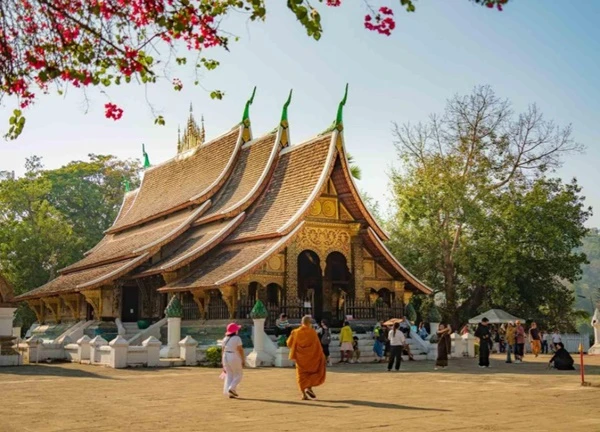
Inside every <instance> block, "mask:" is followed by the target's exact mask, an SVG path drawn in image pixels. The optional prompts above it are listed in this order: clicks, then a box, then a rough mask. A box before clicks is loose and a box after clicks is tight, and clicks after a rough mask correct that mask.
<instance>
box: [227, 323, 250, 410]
mask: <svg viewBox="0 0 600 432" xmlns="http://www.w3.org/2000/svg"><path fill="white" fill-rule="evenodd" d="M240 328H241V326H240V325H238V324H236V323H231V324H229V325H228V326H227V330H226V331H225V339H223V343H222V345H221V347H222V351H223V359H222V361H223V372H224V373H225V376H224V379H225V382H224V384H223V393H224V394H225V396H229V398H230V399H236V398H238V397H239V395H238V393H237V387H238V385H239V384H240V382H241V381H242V375H243V369H244V357H245V356H244V348H243V346H242V339H241V338H240V337H239V336H238V335H237V334H238V331H240Z"/></svg>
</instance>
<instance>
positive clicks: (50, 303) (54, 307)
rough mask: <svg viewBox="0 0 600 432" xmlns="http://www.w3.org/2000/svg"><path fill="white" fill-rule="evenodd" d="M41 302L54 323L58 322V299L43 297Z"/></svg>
mask: <svg viewBox="0 0 600 432" xmlns="http://www.w3.org/2000/svg"><path fill="white" fill-rule="evenodd" d="M42 301H43V302H44V304H45V305H46V307H47V308H48V309H50V312H51V313H52V315H53V316H54V321H55V322H56V323H59V322H60V299H59V298H58V297H43V298H42Z"/></svg>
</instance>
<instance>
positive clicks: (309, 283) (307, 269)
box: [298, 250, 327, 320]
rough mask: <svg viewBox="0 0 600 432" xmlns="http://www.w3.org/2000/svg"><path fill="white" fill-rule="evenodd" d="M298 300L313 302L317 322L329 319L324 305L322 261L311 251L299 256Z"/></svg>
mask: <svg viewBox="0 0 600 432" xmlns="http://www.w3.org/2000/svg"><path fill="white" fill-rule="evenodd" d="M298 298H299V299H300V300H301V301H308V302H311V307H312V315H313V318H315V319H316V320H320V319H323V318H327V317H326V316H324V315H326V313H327V311H326V310H324V304H323V275H322V273H321V260H320V259H319V256H318V255H317V254H316V253H315V252H313V251H311V250H305V251H302V252H301V253H300V255H298Z"/></svg>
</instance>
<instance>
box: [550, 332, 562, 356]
mask: <svg viewBox="0 0 600 432" xmlns="http://www.w3.org/2000/svg"><path fill="white" fill-rule="evenodd" d="M561 342H562V339H561V338H560V333H559V331H558V329H556V330H554V333H552V351H554V352H556V351H557V350H558V346H557V345H556V344H558V343H561Z"/></svg>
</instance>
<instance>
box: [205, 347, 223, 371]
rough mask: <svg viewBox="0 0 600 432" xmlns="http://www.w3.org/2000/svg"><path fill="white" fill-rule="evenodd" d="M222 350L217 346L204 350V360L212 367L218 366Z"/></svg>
mask: <svg viewBox="0 0 600 432" xmlns="http://www.w3.org/2000/svg"><path fill="white" fill-rule="evenodd" d="M222 355H223V351H222V350H221V347H219V346H212V347H210V348H208V349H207V350H206V361H207V362H208V364H209V365H210V366H212V367H220V366H221V359H222Z"/></svg>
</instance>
